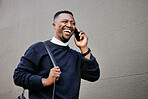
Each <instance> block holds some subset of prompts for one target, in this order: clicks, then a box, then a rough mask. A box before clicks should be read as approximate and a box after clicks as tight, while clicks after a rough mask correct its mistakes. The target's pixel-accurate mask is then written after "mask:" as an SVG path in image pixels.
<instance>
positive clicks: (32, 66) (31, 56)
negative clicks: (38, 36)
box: [13, 46, 43, 90]
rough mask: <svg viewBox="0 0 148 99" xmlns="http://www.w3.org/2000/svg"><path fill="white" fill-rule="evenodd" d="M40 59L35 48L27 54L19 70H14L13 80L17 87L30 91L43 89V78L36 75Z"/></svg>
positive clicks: (31, 48)
mask: <svg viewBox="0 0 148 99" xmlns="http://www.w3.org/2000/svg"><path fill="white" fill-rule="evenodd" d="M39 58H40V57H39V55H38V53H36V50H35V48H34V47H33V46H31V47H30V48H29V49H28V50H27V51H26V52H25V54H24V56H23V57H22V58H21V60H20V63H19V64H18V66H17V68H16V69H15V70H14V75H13V79H14V83H15V84H16V85H18V86H21V87H23V88H25V89H30V90H40V89H41V88H43V84H42V81H41V79H42V77H41V76H39V75H36V70H37V64H38V62H39Z"/></svg>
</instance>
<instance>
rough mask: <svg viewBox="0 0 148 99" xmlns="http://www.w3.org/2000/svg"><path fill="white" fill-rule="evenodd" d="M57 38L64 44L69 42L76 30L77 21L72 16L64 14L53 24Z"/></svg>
mask: <svg viewBox="0 0 148 99" xmlns="http://www.w3.org/2000/svg"><path fill="white" fill-rule="evenodd" d="M53 28H54V29H55V37H56V38H57V39H59V40H60V41H62V42H64V43H65V42H68V41H69V39H70V38H71V36H72V35H73V33H74V30H75V20H74V18H73V16H72V15H71V14H66V13H62V14H60V15H59V16H57V17H56V18H55V21H54V23H53Z"/></svg>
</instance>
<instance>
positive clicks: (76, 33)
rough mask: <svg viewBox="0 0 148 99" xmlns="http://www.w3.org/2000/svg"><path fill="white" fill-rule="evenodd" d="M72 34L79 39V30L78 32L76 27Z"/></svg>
mask: <svg viewBox="0 0 148 99" xmlns="http://www.w3.org/2000/svg"><path fill="white" fill-rule="evenodd" d="M74 35H75V37H76V39H77V41H80V36H79V32H78V30H77V28H75V31H74Z"/></svg>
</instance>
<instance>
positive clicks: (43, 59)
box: [13, 10, 100, 99]
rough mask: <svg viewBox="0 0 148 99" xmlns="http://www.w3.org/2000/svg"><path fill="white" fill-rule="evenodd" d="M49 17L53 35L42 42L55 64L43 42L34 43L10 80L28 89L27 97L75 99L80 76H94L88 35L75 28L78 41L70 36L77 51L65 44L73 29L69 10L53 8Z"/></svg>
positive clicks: (96, 76) (95, 67) (96, 68)
mask: <svg viewBox="0 0 148 99" xmlns="http://www.w3.org/2000/svg"><path fill="white" fill-rule="evenodd" d="M53 21H54V22H53V29H54V30H55V32H54V37H53V38H52V39H51V40H47V41H45V42H46V43H47V44H48V46H49V48H50V50H51V52H52V54H53V56H54V58H55V61H56V62H57V64H58V67H53V65H52V62H51V60H50V58H49V56H48V53H47V51H46V48H45V46H44V44H43V42H38V43H35V44H33V45H31V46H30V47H29V48H28V50H27V51H26V52H25V54H24V56H22V57H21V61H20V63H19V64H18V66H17V68H16V69H15V71H14V75H13V78H14V83H15V84H16V85H18V86H21V87H23V88H25V89H28V90H29V99H52V96H53V95H54V99H78V98H79V89H80V83H81V79H84V80H88V81H96V80H98V79H99V77H100V69H99V65H98V63H97V61H96V59H95V57H94V56H93V55H92V54H91V53H90V49H89V48H88V47H87V43H88V38H87V36H86V34H85V33H84V32H83V31H78V32H79V36H80V41H77V39H76V38H75V37H74V41H75V44H76V46H77V47H78V48H79V49H80V51H81V53H79V52H77V51H75V50H73V49H71V48H70V47H69V46H68V41H69V40H70V38H71V36H72V35H73V34H74V31H75V29H76V26H75V20H74V17H73V14H72V13H71V12H70V11H65V10H64V11H59V12H57V13H56V14H55V15H54V20H53ZM55 82H56V87H55V93H54V94H53V86H54V83H55Z"/></svg>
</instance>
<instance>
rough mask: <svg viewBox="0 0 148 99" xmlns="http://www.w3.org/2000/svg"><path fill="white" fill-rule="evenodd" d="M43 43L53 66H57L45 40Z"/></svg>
mask: <svg viewBox="0 0 148 99" xmlns="http://www.w3.org/2000/svg"><path fill="white" fill-rule="evenodd" d="M43 43H44V46H45V48H46V50H47V52H48V54H49V57H50V59H51V61H52V64H53V66H54V67H56V66H57V63H56V61H55V59H54V57H53V55H52V53H51V51H50V49H49V46H48V45H47V43H46V42H43Z"/></svg>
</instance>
